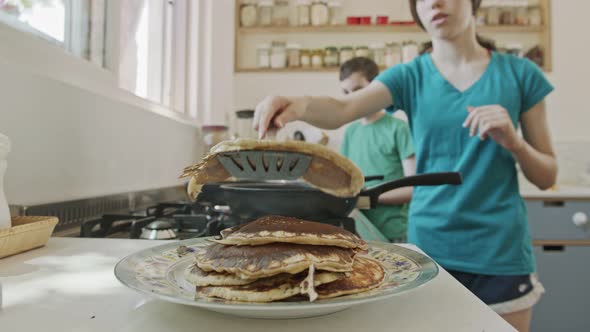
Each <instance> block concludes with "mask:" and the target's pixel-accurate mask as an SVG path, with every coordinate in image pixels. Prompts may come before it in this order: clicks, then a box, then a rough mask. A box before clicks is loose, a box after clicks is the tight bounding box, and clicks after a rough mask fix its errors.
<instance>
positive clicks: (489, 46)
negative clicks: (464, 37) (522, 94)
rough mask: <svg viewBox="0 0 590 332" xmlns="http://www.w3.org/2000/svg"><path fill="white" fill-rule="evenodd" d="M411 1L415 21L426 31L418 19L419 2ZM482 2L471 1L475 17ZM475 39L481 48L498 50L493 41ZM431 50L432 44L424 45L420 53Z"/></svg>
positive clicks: (477, 36)
mask: <svg viewBox="0 0 590 332" xmlns="http://www.w3.org/2000/svg"><path fill="white" fill-rule="evenodd" d="M409 1H410V11H411V12H412V17H413V18H414V21H415V22H416V23H417V24H418V25H419V26H420V28H422V30H425V29H424V25H422V22H421V21H420V18H419V17H418V12H417V11H416V2H417V0H409ZM481 2H482V0H471V4H472V7H473V15H474V16H475V14H476V13H477V10H478V9H479V7H480V6H481ZM475 37H476V38H477V42H478V43H479V44H480V45H481V46H483V47H484V48H486V49H488V50H491V51H496V50H497V47H496V43H495V42H494V41H493V40H491V39H487V38H483V37H481V36H480V35H475ZM431 49H432V42H427V43H424V44H423V45H422V49H421V51H420V53H426V52H429V51H430V50H431Z"/></svg>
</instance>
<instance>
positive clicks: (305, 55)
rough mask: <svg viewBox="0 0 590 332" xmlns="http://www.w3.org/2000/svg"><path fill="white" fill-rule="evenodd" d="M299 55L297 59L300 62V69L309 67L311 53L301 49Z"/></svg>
mask: <svg viewBox="0 0 590 332" xmlns="http://www.w3.org/2000/svg"><path fill="white" fill-rule="evenodd" d="M299 53H300V54H301V56H300V57H299V59H300V60H301V67H303V68H309V67H311V51H310V50H307V49H303V50H301V52H299Z"/></svg>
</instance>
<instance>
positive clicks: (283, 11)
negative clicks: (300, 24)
mask: <svg viewBox="0 0 590 332" xmlns="http://www.w3.org/2000/svg"><path fill="white" fill-rule="evenodd" d="M289 15H290V13H289V0H275V5H274V8H273V12H272V24H273V25H274V26H287V25H289Z"/></svg>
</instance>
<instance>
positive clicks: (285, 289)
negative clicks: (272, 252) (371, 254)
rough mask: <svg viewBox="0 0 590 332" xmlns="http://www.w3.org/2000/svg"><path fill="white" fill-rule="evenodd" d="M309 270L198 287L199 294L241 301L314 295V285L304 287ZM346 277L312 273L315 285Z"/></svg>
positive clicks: (342, 274) (322, 272) (265, 300)
mask: <svg viewBox="0 0 590 332" xmlns="http://www.w3.org/2000/svg"><path fill="white" fill-rule="evenodd" d="M307 277H308V272H301V273H298V274H294V275H293V274H288V273H283V274H279V275H276V276H273V277H270V278H263V279H259V280H257V281H255V282H253V283H250V284H247V285H243V286H225V287H223V286H210V287H197V294H198V295H200V296H206V297H217V298H222V299H226V300H230V301H241V302H272V301H278V300H283V299H287V298H289V297H292V296H295V295H299V294H305V295H307V296H309V297H311V300H312V301H313V300H315V297H317V295H316V296H315V297H312V296H313V294H314V291H313V287H312V288H310V287H304V285H303V283H304V282H305V281H306V280H307ZM343 277H344V273H338V272H324V271H317V272H316V273H315V275H313V274H312V278H313V280H314V286H319V285H323V284H325V283H330V282H334V281H336V280H338V279H341V278H343Z"/></svg>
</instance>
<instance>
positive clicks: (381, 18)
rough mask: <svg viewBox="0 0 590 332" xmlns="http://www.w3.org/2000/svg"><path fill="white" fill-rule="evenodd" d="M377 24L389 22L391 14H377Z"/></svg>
mask: <svg viewBox="0 0 590 332" xmlns="http://www.w3.org/2000/svg"><path fill="white" fill-rule="evenodd" d="M377 24H378V25H387V24H389V16H377Z"/></svg>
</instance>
